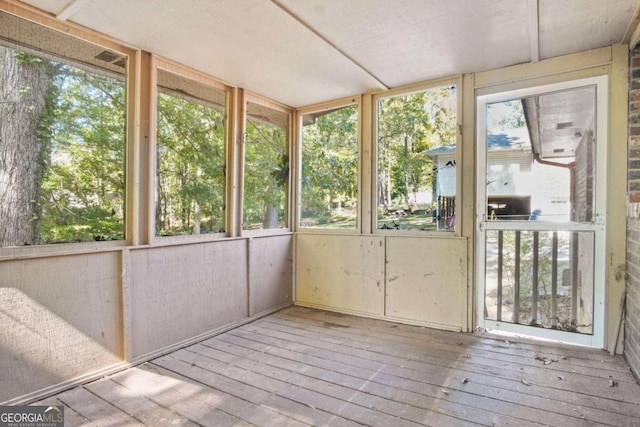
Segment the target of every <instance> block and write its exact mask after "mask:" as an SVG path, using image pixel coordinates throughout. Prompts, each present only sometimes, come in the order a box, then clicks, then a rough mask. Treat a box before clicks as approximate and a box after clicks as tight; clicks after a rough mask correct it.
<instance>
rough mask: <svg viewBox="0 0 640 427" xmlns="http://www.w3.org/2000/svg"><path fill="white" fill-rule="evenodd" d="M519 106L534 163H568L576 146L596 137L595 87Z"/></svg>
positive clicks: (532, 99) (537, 98)
mask: <svg viewBox="0 0 640 427" xmlns="http://www.w3.org/2000/svg"><path fill="white" fill-rule="evenodd" d="M522 106H523V110H524V116H525V120H526V122H527V127H528V128H529V134H530V137H531V147H532V150H533V153H534V156H535V157H536V158H537V159H540V160H547V161H550V160H552V161H557V160H560V159H563V161H564V162H569V163H570V162H572V161H573V160H574V159H575V150H576V147H577V146H578V143H579V142H580V141H581V140H582V139H583V138H585V137H586V136H587V135H588V134H589V133H591V134H595V130H596V129H595V125H596V114H595V112H596V87H595V86H585V87H581V88H577V89H570V90H564V91H560V92H553V93H548V94H544V95H539V96H532V97H529V98H525V99H523V100H522Z"/></svg>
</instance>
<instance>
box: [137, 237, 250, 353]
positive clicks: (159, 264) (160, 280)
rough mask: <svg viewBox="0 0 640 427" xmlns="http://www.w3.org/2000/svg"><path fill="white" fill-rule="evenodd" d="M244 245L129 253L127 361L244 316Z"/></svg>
mask: <svg viewBox="0 0 640 427" xmlns="http://www.w3.org/2000/svg"><path fill="white" fill-rule="evenodd" d="M247 263H248V259H247V241H246V240H244V239H243V240H229V241H220V242H208V243H196V244H189V245H181V246H167V247H160V248H150V249H143V250H132V251H131V261H130V266H131V267H130V268H131V271H130V272H129V273H128V274H129V275H130V283H131V285H130V290H129V292H130V295H131V307H132V314H131V332H132V338H133V340H132V352H131V356H132V358H133V359H134V360H135V359H138V358H140V357H144V356H145V355H148V354H153V353H155V352H158V351H161V350H162V349H165V348H167V347H171V346H173V345H175V344H177V343H182V342H184V341H187V340H189V339H190V338H193V337H194V336H199V335H201V334H205V333H207V332H209V331H212V330H214V329H217V328H219V327H221V326H224V325H226V324H228V323H233V322H236V321H238V320H240V319H242V318H245V317H247V316H248V286H247V271H248V270H247Z"/></svg>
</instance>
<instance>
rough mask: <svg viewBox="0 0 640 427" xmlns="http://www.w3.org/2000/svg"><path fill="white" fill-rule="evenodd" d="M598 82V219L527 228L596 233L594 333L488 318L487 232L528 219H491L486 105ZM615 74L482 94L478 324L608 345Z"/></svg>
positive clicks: (478, 98) (478, 143) (478, 167)
mask: <svg viewBox="0 0 640 427" xmlns="http://www.w3.org/2000/svg"><path fill="white" fill-rule="evenodd" d="M593 84H595V85H596V162H595V163H596V165H597V166H596V175H595V189H594V192H595V200H594V202H595V206H594V222H590V223H578V222H573V223H570V222H563V223H550V222H539V223H538V222H536V223H531V222H528V221H527V222H526V226H527V230H531V229H539V230H549V231H554V230H556V231H593V232H594V234H595V236H594V238H595V244H594V281H593V283H594V289H593V298H594V301H593V334H592V335H586V334H579V333H573V332H566V331H560V330H553V329H546V328H539V327H531V326H525V325H522V324H513V323H508V322H498V321H493V320H488V319H485V318H484V306H485V298H484V293H485V262H486V257H485V241H486V234H485V230H487V229H491V230H499V229H506V228H508V229H514V228H516V227H517V226H518V223H519V224H520V225H521V226H523V225H524V224H523V222H522V221H509V222H498V221H492V222H489V221H486V185H485V183H486V165H487V163H486V160H487V150H486V147H487V143H486V141H487V135H486V126H487V121H486V113H485V112H486V107H487V104H490V103H494V102H501V101H508V100H513V99H519V98H524V97H527V96H532V95H536V94H543V93H548V92H555V91H559V90H567V89H572V88H577V87H582V86H587V85H593ZM608 85H609V76H608V75H607V74H602V75H598V76H593V77H587V78H578V79H571V80H565V81H562V82H556V83H551V84H540V85H530V86H526V87H523V88H518V89H511V90H504V91H500V90H499V88H498V89H497V90H496V91H495V92H491V93H486V94H482V95H477V96H476V111H477V116H476V159H475V164H476V168H475V170H476V172H475V174H476V176H475V180H476V196H475V199H476V200H475V224H474V225H475V231H476V239H475V241H476V242H475V245H476V248H475V252H476V263H475V275H476V287H475V288H476V290H475V302H476V310H475V321H476V326H478V327H481V328H490V329H495V330H500V331H505V332H510V333H516V334H519V335H526V336H531V337H537V338H543V339H550V340H555V341H562V342H567V343H573V344H580V345H586V346H590V347H597V348H603V347H604V342H605V293H606V289H605V283H606V247H607V244H606V237H607V236H606V226H607V224H606V220H607V218H606V211H607V188H608V183H607V164H608V158H607V147H608V145H609V141H608V129H609V123H608V121H609V114H608V110H609V87H608Z"/></svg>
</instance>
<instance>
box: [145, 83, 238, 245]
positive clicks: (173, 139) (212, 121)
mask: <svg viewBox="0 0 640 427" xmlns="http://www.w3.org/2000/svg"><path fill="white" fill-rule="evenodd" d="M225 121H226V115H225V112H224V110H222V109H220V107H218V106H215V105H211V104H209V103H207V102H205V101H201V100H194V99H192V98H185V97H183V96H174V95H173V94H168V93H160V94H159V95H158V133H157V147H158V148H157V149H158V153H157V193H158V201H157V204H156V233H157V234H158V235H174V234H200V233H216V232H222V231H224V227H225V226H224V206H225V182H226V178H225Z"/></svg>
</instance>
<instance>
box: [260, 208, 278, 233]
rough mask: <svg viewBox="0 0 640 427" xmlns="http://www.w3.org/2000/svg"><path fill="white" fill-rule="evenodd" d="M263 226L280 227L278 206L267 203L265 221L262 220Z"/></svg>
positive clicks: (265, 227)
mask: <svg viewBox="0 0 640 427" xmlns="http://www.w3.org/2000/svg"><path fill="white" fill-rule="evenodd" d="M262 228H264V229H268V228H278V207H277V206H270V205H268V204H267V205H266V206H265V207H264V221H262Z"/></svg>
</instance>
